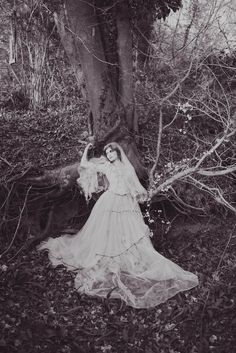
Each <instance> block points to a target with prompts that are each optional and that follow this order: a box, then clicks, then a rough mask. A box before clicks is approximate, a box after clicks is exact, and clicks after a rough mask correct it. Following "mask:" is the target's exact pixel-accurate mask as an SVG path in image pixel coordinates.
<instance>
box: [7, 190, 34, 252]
mask: <svg viewBox="0 0 236 353" xmlns="http://www.w3.org/2000/svg"><path fill="white" fill-rule="evenodd" d="M30 189H31V186H30V187H29V188H28V190H27V193H26V195H25V199H24V204H23V206H22V209H21V211H20V215H19V220H18V222H17V225H16V229H15V232H14V235H13V238H12V240H11V242H10V244H9V245H8V247H7V249H6V250H4V251H3V252H2V253H1V254H0V258H2V256H3V255H5V254H6V253H7V252H8V251H9V250H10V248H11V246H12V244H13V243H14V240H15V238H16V235H17V232H18V229H19V227H20V223H21V218H22V214H23V212H24V209H25V206H26V202H27V198H28V195H29V192H30Z"/></svg>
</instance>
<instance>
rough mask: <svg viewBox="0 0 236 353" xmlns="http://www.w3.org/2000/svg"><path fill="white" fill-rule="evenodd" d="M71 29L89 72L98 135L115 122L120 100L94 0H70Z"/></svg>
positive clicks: (90, 103) (90, 95)
mask: <svg viewBox="0 0 236 353" xmlns="http://www.w3.org/2000/svg"><path fill="white" fill-rule="evenodd" d="M65 6H66V11H67V15H68V18H69V23H70V29H71V31H72V32H73V33H74V36H75V41H76V47H77V48H78V52H79V59H80V63H81V66H82V71H83V73H84V76H85V82H86V88H87V92H88V100H89V105H90V108H91V111H92V115H93V119H94V122H93V126H94V131H95V135H96V137H97V139H100V138H102V137H103V135H104V133H105V132H106V131H108V130H109V129H111V128H112V126H114V123H115V122H116V120H117V106H118V103H117V100H116V97H115V93H114V91H113V88H112V84H111V80H110V77H109V72H108V69H107V65H109V63H107V62H106V59H105V55H104V48H103V44H102V40H101V34H100V28H99V23H98V18H97V14H96V11H95V8H94V6H93V1H92V0H87V1H82V0H66V3H65Z"/></svg>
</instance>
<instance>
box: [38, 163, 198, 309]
mask: <svg viewBox="0 0 236 353" xmlns="http://www.w3.org/2000/svg"><path fill="white" fill-rule="evenodd" d="M98 171H99V172H102V173H104V174H105V175H106V177H107V179H108V182H109V187H108V190H107V191H105V192H104V193H103V194H102V195H101V196H100V198H99V199H98V201H97V202H96V204H95V206H94V207H93V209H92V212H91V214H90V216H89V218H88V220H87V222H86V224H85V225H84V227H83V228H82V229H81V230H80V231H79V232H78V233H77V234H75V235H74V236H71V235H63V236H60V237H59V238H55V239H53V238H49V239H48V240H47V241H46V242H43V243H42V244H41V245H40V246H39V249H40V250H42V249H47V250H48V251H49V258H50V260H51V262H52V264H53V266H57V265H60V264H63V265H65V266H66V267H67V268H68V269H69V270H72V271H75V272H76V277H75V287H76V288H77V290H78V291H79V292H80V293H86V294H88V295H91V296H99V297H106V296H107V295H108V293H109V295H110V297H111V298H120V299H122V300H124V301H125V302H126V303H127V304H128V305H130V306H133V307H135V308H150V307H154V306H156V305H158V304H160V303H162V302H164V301H166V300H167V299H168V298H170V297H172V296H174V295H175V294H176V293H178V292H180V291H185V290H188V289H191V288H193V287H195V286H196V285H197V284H198V278H197V276H196V275H194V274H193V273H191V272H188V271H184V270H183V269H182V268H181V267H179V266H178V265H176V264H175V263H173V262H171V261H170V260H168V259H166V258H165V257H163V256H162V255H160V254H159V253H158V252H157V251H156V250H155V249H154V248H153V246H152V243H151V241H150V237H149V236H150V231H149V228H148V226H147V225H146V224H145V222H144V220H143V217H142V213H141V211H140V207H139V204H138V202H137V201H136V200H135V199H134V198H133V197H132V196H131V194H130V193H129V192H128V188H127V187H126V184H125V181H124V178H123V176H122V173H121V170H120V169H119V168H117V167H116V166H115V165H113V164H112V163H109V162H107V163H105V164H104V165H102V166H99V168H98Z"/></svg>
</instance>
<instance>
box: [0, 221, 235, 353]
mask: <svg viewBox="0 0 236 353" xmlns="http://www.w3.org/2000/svg"><path fill="white" fill-rule="evenodd" d="M235 227H236V224H235V219H233V218H230V219H227V220H224V219H219V218H208V219H207V220H206V219H203V220H202V221H201V222H200V221H199V219H198V220H196V219H190V218H189V219H185V220H184V221H183V220H182V221H179V222H175V223H173V226H172V228H171V229H170V231H169V232H168V233H167V234H166V235H161V236H160V235H158V234H154V237H153V238H152V239H153V242H154V245H155V247H156V249H157V250H158V251H159V252H160V253H161V254H163V255H164V256H166V257H167V258H169V259H171V260H173V261H174V262H176V263H178V264H179V265H180V266H182V267H183V268H184V269H186V270H190V271H192V272H194V273H196V274H197V275H198V276H199V281H200V284H199V286H198V287H197V288H194V289H192V290H189V291H187V292H184V293H181V294H178V295H176V296H175V297H173V298H171V299H170V300H168V301H167V302H166V303H164V304H161V305H159V306H157V307H155V308H152V309H133V308H131V307H129V306H126V305H125V304H124V303H123V302H121V301H120V300H116V299H109V298H108V299H107V298H106V299H104V300H102V299H98V298H92V297H88V296H86V295H80V294H78V293H77V292H76V290H75V289H74V285H73V279H74V274H73V273H70V272H68V271H66V269H65V268H64V267H63V266H59V267H57V268H55V269H54V268H53V267H52V266H51V264H50V263H49V260H48V256H47V253H46V252H38V251H37V250H36V249H33V250H27V248H24V247H23V248H22V247H21V248H19V245H18V246H17V245H14V244H13V246H12V247H11V249H10V251H9V252H8V253H7V254H6V255H5V256H3V257H2V258H1V259H0V280H1V289H0V351H1V352H2V353H16V352H17V353H30V352H32V353H39V352H40V353H54V352H55V353H80V352H81V353H82V352H83V353H85V352H91V353H93V352H94V353H96V352H102V353H108V352H109V353H112V352H113V353H120V352H122V353H126V352H127V353H129V352H130V353H131V352H132V353H152V352H157V353H207V352H212V353H232V352H233V351H234V348H235V347H236V335H235V332H236V303H235V301H236V271H235V270H236V251H235V248H236V228H235Z"/></svg>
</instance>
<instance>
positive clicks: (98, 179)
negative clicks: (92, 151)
mask: <svg viewBox="0 0 236 353" xmlns="http://www.w3.org/2000/svg"><path fill="white" fill-rule="evenodd" d="M108 147H111V148H113V149H114V148H116V149H118V150H119V151H120V156H121V164H120V168H121V171H122V176H123V177H124V179H125V182H126V185H127V187H128V189H129V192H130V194H131V195H132V197H134V198H136V199H137V200H138V201H139V202H143V201H145V200H146V199H147V191H146V189H145V188H144V187H143V186H142V184H141V183H140V181H139V179H138V176H137V174H136V172H135V169H134V167H133V165H132V164H131V162H130V161H129V159H128V157H127V156H126V154H125V152H124V150H123V148H122V147H121V146H120V145H119V144H118V143H117V142H111V143H108V144H107V145H106V146H105V147H104V149H103V150H104V151H105V150H106V149H107V148H108ZM87 151H88V149H87V148H86V149H85V151H84V154H83V157H82V159H81V162H80V166H79V167H78V172H79V174H80V177H79V178H78V179H77V183H78V184H79V186H80V187H81V188H82V190H83V192H84V195H85V198H86V200H87V201H88V200H89V199H90V198H91V197H92V194H93V193H99V192H101V191H104V190H106V189H107V188H108V185H109V184H108V181H107V178H106V176H105V174H106V169H107V168H109V165H110V162H109V161H108V160H107V159H106V157H105V156H101V157H100V158H91V159H90V160H88V158H87Z"/></svg>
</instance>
